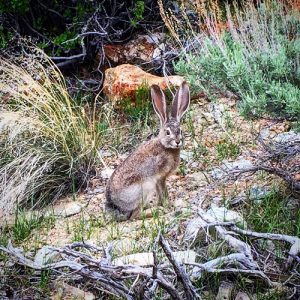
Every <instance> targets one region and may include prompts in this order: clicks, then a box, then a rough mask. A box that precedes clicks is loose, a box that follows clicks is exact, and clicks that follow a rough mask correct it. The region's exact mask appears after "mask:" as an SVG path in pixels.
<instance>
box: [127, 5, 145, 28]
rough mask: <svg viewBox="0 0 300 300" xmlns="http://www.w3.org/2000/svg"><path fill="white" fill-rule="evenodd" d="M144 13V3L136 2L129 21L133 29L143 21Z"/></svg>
mask: <svg viewBox="0 0 300 300" xmlns="http://www.w3.org/2000/svg"><path fill="white" fill-rule="evenodd" d="M144 11H145V2H144V1H143V0H142V1H136V2H135V7H134V8H133V11H132V14H133V17H132V18H131V19H130V23H131V25H132V26H133V27H137V25H138V23H139V21H141V20H143V14H144Z"/></svg>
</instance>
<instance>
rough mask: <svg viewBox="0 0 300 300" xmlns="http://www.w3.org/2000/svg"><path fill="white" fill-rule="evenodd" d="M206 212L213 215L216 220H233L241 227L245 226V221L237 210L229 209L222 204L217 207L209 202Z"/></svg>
mask: <svg viewBox="0 0 300 300" xmlns="http://www.w3.org/2000/svg"><path fill="white" fill-rule="evenodd" d="M207 213H208V214H210V215H211V216H212V217H214V218H215V219H216V221H220V222H233V223H234V224H236V225H237V226H239V227H241V228H247V223H246V221H245V220H244V218H243V217H242V216H241V215H240V214H239V213H238V212H236V211H233V210H229V209H227V208H226V207H224V206H221V207H218V206H217V205H215V204H211V207H210V209H209V210H208V211H207Z"/></svg>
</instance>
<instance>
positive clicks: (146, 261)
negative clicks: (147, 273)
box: [112, 250, 197, 266]
mask: <svg viewBox="0 0 300 300" xmlns="http://www.w3.org/2000/svg"><path fill="white" fill-rule="evenodd" d="M173 255H174V257H175V259H176V260H177V262H179V263H180V264H183V263H195V262H196V257H197V253H196V252H195V251H192V250H187V251H175V252H173ZM112 264H113V265H115V266H124V265H126V264H132V265H136V266H152V265H153V264H154V258H153V253H152V252H141V253H135V254H130V255H126V256H122V257H119V258H116V259H114V260H113V262H112Z"/></svg>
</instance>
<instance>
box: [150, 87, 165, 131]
mask: <svg viewBox="0 0 300 300" xmlns="http://www.w3.org/2000/svg"><path fill="white" fill-rule="evenodd" d="M151 97H152V103H153V107H154V110H155V112H156V113H157V115H158V116H159V119H160V124H161V126H163V125H164V124H165V123H166V122H167V119H168V116H167V105H166V98H165V95H164V93H163V92H162V90H161V88H160V87H159V86H158V85H156V84H154V85H152V87H151Z"/></svg>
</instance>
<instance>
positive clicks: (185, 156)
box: [180, 150, 193, 161]
mask: <svg viewBox="0 0 300 300" xmlns="http://www.w3.org/2000/svg"><path fill="white" fill-rule="evenodd" d="M180 158H181V159H183V160H184V161H190V160H191V159H192V158H193V152H191V151H185V150H181V151H180Z"/></svg>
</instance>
